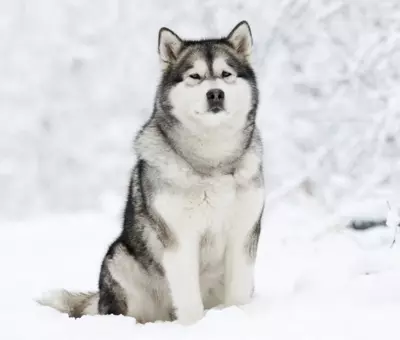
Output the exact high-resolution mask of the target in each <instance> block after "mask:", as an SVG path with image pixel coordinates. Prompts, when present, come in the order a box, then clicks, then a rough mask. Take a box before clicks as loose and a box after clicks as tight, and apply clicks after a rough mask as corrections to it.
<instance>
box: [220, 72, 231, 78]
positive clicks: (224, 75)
mask: <svg viewBox="0 0 400 340" xmlns="http://www.w3.org/2000/svg"><path fill="white" fill-rule="evenodd" d="M231 75H232V73H230V72H227V71H222V73H221V77H222V78H228V77H230V76H231Z"/></svg>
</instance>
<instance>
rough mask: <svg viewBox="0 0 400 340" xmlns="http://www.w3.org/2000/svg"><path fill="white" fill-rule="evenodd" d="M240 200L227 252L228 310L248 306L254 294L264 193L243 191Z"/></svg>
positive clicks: (256, 190) (255, 189)
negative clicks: (235, 306) (232, 307)
mask: <svg viewBox="0 0 400 340" xmlns="http://www.w3.org/2000/svg"><path fill="white" fill-rule="evenodd" d="M237 197H238V201H237V207H236V209H234V213H233V215H232V221H231V229H230V231H229V234H228V240H227V247H226V252H225V305H226V306H232V305H242V304H246V303H249V302H250V299H251V297H252V294H253V291H254V264H255V258H256V252H257V245H258V238H259V235H260V229H261V216H262V211H263V204H264V191H263V188H262V187H259V188H246V189H245V188H242V189H241V190H239V191H238V193H237Z"/></svg>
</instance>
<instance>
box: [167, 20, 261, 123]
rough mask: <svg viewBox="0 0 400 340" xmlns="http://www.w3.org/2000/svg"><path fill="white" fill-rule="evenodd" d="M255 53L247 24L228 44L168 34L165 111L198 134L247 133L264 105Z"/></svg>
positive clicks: (228, 39)
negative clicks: (253, 65) (254, 65)
mask: <svg viewBox="0 0 400 340" xmlns="http://www.w3.org/2000/svg"><path fill="white" fill-rule="evenodd" d="M251 48H252V37H251V32H250V27H249V25H248V24H247V22H241V23H239V24H238V25H237V26H236V27H235V28H234V29H233V30H232V32H231V33H230V34H229V35H228V36H227V37H226V38H222V39H209V40H200V41H188V40H182V39H180V38H179V37H178V36H177V35H176V34H175V33H173V32H172V31H170V30H169V29H166V28H162V29H161V30H160V34H159V55H160V60H161V64H162V66H163V76H162V81H161V84H160V87H159V91H160V92H159V94H160V96H159V98H160V101H159V104H160V105H161V107H162V108H163V111H164V112H168V113H169V114H171V115H173V116H174V117H175V118H176V119H177V120H178V121H180V122H181V123H182V124H183V125H184V126H186V127H189V128H190V129H192V130H193V129H194V130H196V129H197V130H198V129H204V128H208V129H209V128H212V127H221V126H224V127H227V128H231V129H235V128H236V129H240V128H241V127H243V126H244V125H245V124H246V122H247V120H248V118H249V115H255V111H256V106H257V102H258V92H257V86H256V79H255V75H254V72H253V70H252V68H251V66H250V62H249V59H250V54H251ZM253 118H254V117H253Z"/></svg>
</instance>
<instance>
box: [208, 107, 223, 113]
mask: <svg viewBox="0 0 400 340" xmlns="http://www.w3.org/2000/svg"><path fill="white" fill-rule="evenodd" d="M208 111H209V112H212V113H213V114H217V113H219V112H221V111H224V108H223V107H221V106H213V107H211V108H210V109H209V110H208Z"/></svg>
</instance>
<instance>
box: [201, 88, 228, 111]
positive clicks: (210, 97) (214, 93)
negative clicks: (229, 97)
mask: <svg viewBox="0 0 400 340" xmlns="http://www.w3.org/2000/svg"><path fill="white" fill-rule="evenodd" d="M206 96H207V101H208V104H209V105H210V106H211V107H212V106H219V105H222V103H223V102H224V98H225V93H224V91H222V90H220V89H211V90H209V91H208V92H207V94H206Z"/></svg>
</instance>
